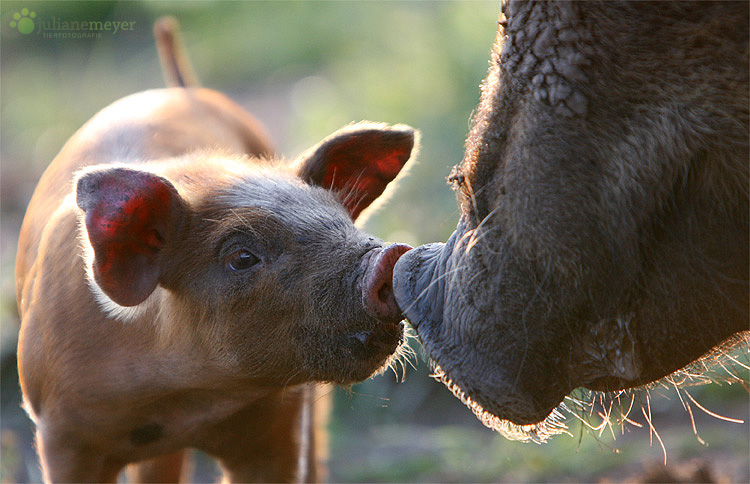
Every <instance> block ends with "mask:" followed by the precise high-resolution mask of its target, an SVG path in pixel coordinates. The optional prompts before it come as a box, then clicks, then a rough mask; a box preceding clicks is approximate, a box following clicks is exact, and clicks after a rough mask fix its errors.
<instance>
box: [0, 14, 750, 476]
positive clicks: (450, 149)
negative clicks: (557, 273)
mask: <svg viewBox="0 0 750 484" xmlns="http://www.w3.org/2000/svg"><path fill="white" fill-rule="evenodd" d="M24 8H27V9H28V10H29V12H34V13H35V14H36V17H35V18H34V20H35V21H36V22H37V25H38V24H39V22H41V21H48V20H50V19H52V18H53V17H56V18H58V19H61V20H81V21H83V20H96V21H107V20H117V21H134V22H135V24H134V27H135V29H134V30H133V31H120V32H117V33H116V34H115V33H111V32H103V33H102V35H101V36H100V37H99V38H94V39H79V38H67V39H51V38H45V37H44V36H43V35H41V34H38V33H37V32H36V31H34V32H32V33H30V34H27V35H24V34H22V33H20V32H19V31H18V30H17V29H16V28H12V27H11V26H10V22H11V21H12V20H13V15H14V14H15V13H18V12H22V9H24ZM499 8H500V5H499V2H495V1H492V2H486V1H468V2H429V1H423V2H349V1H338V2H250V1H248V2H220V1H191V2H141V1H127V2H100V1H90V2H66V1H56V2H39V1H24V2H11V1H3V2H2V3H0V21H1V23H0V108H1V118H0V163H1V164H0V168H1V170H2V171H1V177H0V197H1V198H0V203H1V208H2V211H1V217H0V225H1V227H0V228H1V237H0V269H1V276H2V278H1V280H0V290H1V291H2V292H1V293H0V295H1V296H2V297H1V299H0V317H1V318H2V326H1V329H2V331H1V333H0V338H1V341H2V348H1V349H2V413H1V414H0V416H1V417H2V456H1V457H2V459H1V460H0V472H1V474H0V477H1V479H2V482H16V481H20V482H24V481H34V482H36V481H38V480H39V479H40V477H39V471H38V467H37V464H36V460H35V459H36V457H35V454H34V451H33V448H32V447H31V423H30V422H29V421H28V419H27V417H26V416H25V414H23V412H22V411H21V410H20V408H19V405H20V397H19V394H18V383H17V375H16V370H15V354H14V352H15V345H16V334H17V331H18V316H17V313H16V307H15V295H14V285H13V264H14V258H15V245H16V239H17V234H18V229H19V227H20V223H21V220H22V217H23V212H24V210H25V207H26V204H27V203H28V200H29V198H30V196H31V193H32V191H33V188H34V186H35V184H36V181H37V180H38V178H39V176H40V175H41V173H42V171H43V170H44V168H45V167H46V166H47V164H48V163H49V162H50V160H51V159H52V158H53V157H54V155H55V154H56V153H57V151H58V150H59V149H60V147H61V146H62V145H63V143H64V142H65V141H66V139H67V138H68V137H70V135H71V134H72V133H73V132H74V131H75V130H76V129H77V128H78V127H80V125H81V124H83V123H84V122H85V121H86V120H87V119H88V118H90V117H91V116H92V115H93V114H94V113H95V112H97V111H98V110H99V109H101V108H102V107H104V106H106V105H107V104H109V103H111V102H112V101H114V100H116V99H118V98H120V97H122V96H125V95H127V94H130V93H133V92H136V91H140V90H144V89H148V88H153V87H160V86H162V85H163V81H162V78H161V72H160V68H159V64H158V60H157V55H156V51H155V48H154V45H153V39H152V34H151V25H152V24H153V21H154V20H155V19H156V18H158V17H159V16H161V15H165V14H170V15H174V16H175V17H177V18H178V20H179V21H180V23H181V26H182V30H183V35H184V39H185V42H186V44H187V47H188V51H189V54H190V57H191V59H192V62H193V65H194V67H195V69H196V71H197V73H198V75H199V78H200V79H201V82H202V83H203V85H205V86H207V87H211V88H215V89H218V90H220V91H223V92H225V93H227V94H228V95H229V96H230V97H232V98H234V99H235V100H236V101H238V102H239V103H240V104H242V105H243V106H245V107H246V108H247V109H248V110H249V111H251V112H252V113H253V114H255V116H256V117H257V118H259V119H260V120H261V121H262V122H263V123H264V124H265V125H266V126H267V128H268V130H269V131H270V133H271V135H272V137H273V139H274V140H275V142H276V144H277V146H278V148H279V150H280V152H281V153H283V154H284V155H286V156H287V157H293V156H295V155H296V154H297V153H299V152H301V151H303V150H304V149H306V148H307V147H309V146H310V145H312V144H314V143H316V142H317V141H318V140H320V139H321V138H323V137H325V136H326V135H328V134H330V133H331V132H333V131H334V130H336V129H338V128H339V127H341V126H343V125H345V124H347V123H350V122H352V121H359V120H364V119H367V120H371V121H382V122H387V123H406V124H409V125H411V126H414V127H415V128H418V129H419V130H420V131H421V133H422V139H421V142H422V147H421V150H420V153H419V156H418V161H417V163H416V164H415V165H414V166H413V167H412V168H411V170H410V173H409V175H408V176H407V177H405V178H404V179H402V181H401V183H400V186H399V189H398V190H397V191H396V192H395V193H394V195H393V197H392V198H391V199H390V201H389V202H388V203H387V204H385V205H384V206H383V207H382V209H381V210H380V211H378V212H377V213H375V214H374V215H372V216H371V217H370V218H369V219H368V220H367V222H366V224H365V228H366V229H367V230H368V231H370V232H372V233H374V234H376V235H378V236H379V237H381V238H384V239H386V240H390V241H405V242H408V243H411V244H420V243H425V242H430V241H434V240H445V239H446V238H447V236H448V235H449V234H450V233H451V231H452V230H453V228H454V227H455V223H456V221H457V211H456V206H455V200H454V197H453V194H452V192H451V191H450V190H449V188H448V187H447V186H446V184H445V177H446V175H447V174H448V172H449V169H450V167H451V166H452V165H453V164H456V163H458V162H459V161H460V160H461V157H462V153H463V142H464V138H465V136H466V134H467V132H468V128H469V119H470V116H471V113H472V110H473V109H474V107H475V106H476V104H477V102H478V99H479V83H480V82H481V80H482V79H483V77H484V75H485V74H486V71H487V67H488V59H489V52H490V48H491V45H492V42H493V41H494V36H495V29H496V20H497V15H498V12H499ZM413 346H414V348H415V349H416V350H417V352H418V353H419V347H418V344H416V343H414V344H413ZM744 354H745V355H746V354H747V350H746V349H745V353H744ZM733 371H739V372H742V374H741V375H740V377H741V379H744V380H745V381H748V380H749V378H748V374H747V370H745V369H743V368H742V367H739V368H737V369H735V370H733ZM429 373H430V371H429V368H428V366H427V365H426V364H425V363H424V362H423V361H421V360H420V361H419V362H416V364H415V367H408V368H407V371H406V381H405V382H403V383H397V382H396V379H395V378H394V375H393V373H392V372H387V373H386V374H384V375H381V376H379V377H376V378H373V379H371V380H369V381H367V382H365V383H362V384H359V385H355V386H354V387H352V388H350V389H337V390H335V402H334V413H333V415H332V418H331V422H330V444H331V450H330V463H329V467H330V480H331V481H333V482H607V481H609V482H613V481H627V480H635V481H639V480H640V481H643V480H645V479H648V478H654V479H657V480H662V481H663V480H665V479H666V478H667V477H665V476H668V474H663V475H661V478H659V477H653V476H660V474H659V472H667V471H668V472H671V473H672V475H673V476H677V478H678V479H680V480H687V479H689V478H694V477H695V476H699V477H698V479H699V480H701V479H700V476H701V475H704V474H700V472H704V471H705V472H708V473H709V474H710V475H711V476H713V477H714V478H716V479H717V480H719V481H722V482H748V481H749V480H750V470H749V469H748V467H749V466H750V462H749V460H750V457H749V456H750V444H749V441H750V435H749V433H750V425H748V416H749V415H748V413H749V412H750V410H749V406H748V393H747V391H746V389H744V388H742V385H737V384H735V385H728V384H723V385H716V384H714V385H710V386H704V387H693V388H690V389H689V391H690V394H691V395H692V396H693V397H694V398H695V399H696V400H697V401H698V402H700V403H701V404H702V405H703V406H705V407H707V408H709V409H711V410H712V411H715V412H717V413H720V414H722V415H727V416H730V417H733V418H739V419H743V420H744V423H742V424H738V423H732V422H727V421H724V420H721V419H717V418H715V417H710V416H708V415H706V414H705V413H704V412H702V411H701V410H699V409H697V408H696V407H695V406H694V405H693V406H692V407H691V408H692V412H693V414H694V419H695V425H696V428H697V432H698V434H699V436H700V437H696V436H695V435H694V432H693V428H692V423H691V418H690V415H689V413H688V412H687V411H686V410H685V406H684V404H683V403H682V401H683V400H686V397H685V395H684V394H679V395H678V394H677V392H676V391H674V390H670V389H669V388H668V387H661V388H659V389H657V390H655V391H653V392H652V394H651V397H650V404H651V406H650V407H651V409H650V411H651V416H652V420H653V423H654V426H655V428H656V431H657V432H658V433H659V437H660V438H661V440H662V441H663V442H664V445H665V447H666V453H667V456H668V458H667V459H668V463H669V465H670V468H669V469H665V468H663V467H662V464H661V463H662V462H663V459H664V456H663V452H662V449H661V446H660V445H659V442H658V439H657V438H656V437H655V436H652V435H650V431H649V427H648V425H647V424H646V422H645V420H644V418H643V416H642V414H641V412H640V407H638V406H636V409H635V410H634V411H633V412H631V418H633V420H634V421H636V424H638V425H641V428H639V427H638V426H637V425H633V424H626V425H625V426H624V427H623V428H622V429H621V428H620V426H617V425H616V426H614V428H611V429H610V428H607V429H604V430H603V432H600V431H591V430H588V429H587V428H586V427H585V426H582V425H581V424H580V423H578V421H577V420H575V419H570V420H569V427H570V432H571V436H566V435H562V436H558V437H556V438H554V439H553V440H552V441H551V443H549V444H546V445H543V446H537V445H534V444H521V443H517V442H510V441H507V440H505V439H504V438H502V437H500V436H499V435H497V434H495V433H493V432H491V431H489V430H487V429H485V428H484V427H482V425H481V424H480V423H479V422H478V421H477V420H476V419H475V418H474V417H473V415H472V414H471V412H470V411H469V410H467V409H466V408H465V407H463V405H462V404H461V403H460V402H459V401H458V400H457V399H455V398H453V396H452V395H451V394H450V393H449V392H448V391H447V390H446V389H445V388H444V387H443V386H442V385H441V384H439V383H436V382H435V381H433V380H432V379H430V378H429ZM681 396H682V397H683V398H682V399H681V398H680V397H681ZM643 398H645V397H643ZM628 401H629V400H628ZM644 401H645V400H644ZM591 421H592V423H595V422H596V421H597V416H596V412H594V413H593V415H592V416H591ZM652 437H653V438H652ZM215 476H216V474H215V468H214V467H213V464H212V463H211V462H209V461H208V460H207V459H206V458H205V457H202V456H199V466H198V467H197V469H196V478H197V479H198V480H207V481H211V480H213V479H214V478H215ZM703 480H705V479H703Z"/></svg>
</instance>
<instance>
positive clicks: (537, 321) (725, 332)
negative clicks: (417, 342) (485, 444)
mask: <svg viewBox="0 0 750 484" xmlns="http://www.w3.org/2000/svg"><path fill="white" fill-rule="evenodd" d="M503 14H504V16H501V22H500V25H499V29H498V37H497V42H496V44H495V46H494V49H493V55H492V62H491V67H490V71H489V74H488V77H487V79H486V80H485V81H484V83H483V85H482V99H481V102H480V105H479V108H478V110H477V114H476V116H475V117H474V121H473V128H472V130H471V132H470V134H469V137H468V139H467V141H466V151H465V155H464V159H463V161H462V163H461V164H460V165H459V166H457V167H455V168H454V170H453V172H452V173H451V175H450V177H449V179H448V180H449V182H450V183H451V184H452V186H453V188H454V190H455V191H456V193H457V200H458V205H459V208H460V211H461V217H460V221H459V222H458V225H457V229H456V231H455V233H454V234H453V235H452V236H451V237H450V238H449V240H448V241H447V242H446V243H445V244H428V245H426V246H422V247H419V248H417V249H414V250H413V251H411V252H409V253H407V254H406V255H404V257H402V258H401V259H400V260H399V262H398V263H397V264H396V268H395V270H394V291H395V294H396V298H397V301H398V303H399V305H400V306H401V307H402V309H404V312H405V314H406V315H407V317H408V320H409V321H410V322H411V324H412V325H414V327H415V328H416V329H417V333H418V335H419V337H420V339H421V341H422V343H423V345H424V347H425V349H426V351H427V353H428V354H429V356H430V357H431V358H432V359H433V360H434V361H435V362H436V364H437V365H438V366H439V367H440V369H441V370H442V371H443V372H444V373H445V375H446V379H447V380H449V381H450V385H451V386H452V387H453V389H454V392H456V391H457V389H458V393H460V394H461V395H464V396H465V397H468V398H470V399H471V401H472V402H474V404H475V406H479V407H481V411H482V412H487V414H491V415H492V416H494V417H497V418H498V419H502V420H507V421H510V422H512V423H514V424H519V425H532V424H536V423H538V422H541V421H543V420H544V419H545V418H546V417H547V416H548V415H549V414H550V412H552V411H553V409H555V407H556V406H557V405H558V404H559V403H560V402H561V401H562V399H563V398H564V396H565V395H566V394H568V393H569V392H570V391H571V390H573V389H575V388H577V387H581V386H583V387H586V388H589V389H593V390H603V391H611V390H618V389H623V388H629V387H634V386H639V385H643V384H646V383H649V382H652V381H655V380H658V379H660V378H662V377H664V376H666V375H669V374H670V373H672V372H674V371H676V370H678V369H680V368H682V367H684V366H685V365H687V364H689V363H691V362H693V361H695V360H696V359H698V358H700V357H701V356H702V355H705V354H706V353H707V352H710V351H711V350H712V348H714V347H715V346H716V345H719V344H721V343H722V342H723V341H726V340H727V339H729V338H732V337H733V336H736V335H737V334H738V333H741V332H743V331H747V330H748V328H749V323H748V311H747V307H748V273H749V272H750V271H749V266H748V253H749V252H750V250H749V245H748V233H749V223H748V187H747V180H748V164H747V160H748V159H749V158H750V157H749V151H748V134H747V133H748V92H749V90H750V89H749V88H748V74H747V73H748V70H749V69H748V23H747V18H748V5H747V3H725V2H722V3H690V4H679V3H672V2H667V3H633V4H629V3H610V2H604V3H589V2H587V3H579V2H569V3H568V2H566V3H560V4H541V3H539V4H534V3H523V2H521V3H509V4H505V5H504V6H503ZM462 398H464V397H462ZM475 411H476V409H475Z"/></svg>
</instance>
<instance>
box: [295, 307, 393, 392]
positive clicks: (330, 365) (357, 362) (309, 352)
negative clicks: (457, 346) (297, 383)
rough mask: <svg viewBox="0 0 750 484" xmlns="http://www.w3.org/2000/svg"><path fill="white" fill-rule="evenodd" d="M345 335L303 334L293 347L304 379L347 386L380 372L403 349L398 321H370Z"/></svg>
mask: <svg viewBox="0 0 750 484" xmlns="http://www.w3.org/2000/svg"><path fill="white" fill-rule="evenodd" d="M366 327H367V329H361V330H356V331H351V332H345V333H324V334H321V333H314V332H303V333H301V334H299V335H298V341H299V342H298V344H297V345H296V347H297V349H298V351H299V353H298V358H299V359H300V360H301V361H302V366H303V368H305V372H304V373H305V375H304V376H303V378H305V379H307V380H313V381H321V382H331V383H336V384H340V385H350V384H353V383H357V382H360V381H363V380H366V379H368V378H369V377H371V376H373V375H375V374H378V373H382V372H383V371H384V370H385V369H387V368H388V367H389V365H390V364H392V363H393V362H394V360H395V359H398V355H400V354H401V353H402V352H403V350H402V348H403V347H404V346H405V344H404V342H405V336H404V325H403V323H402V322H400V321H373V322H371V323H370V324H367V325H366Z"/></svg>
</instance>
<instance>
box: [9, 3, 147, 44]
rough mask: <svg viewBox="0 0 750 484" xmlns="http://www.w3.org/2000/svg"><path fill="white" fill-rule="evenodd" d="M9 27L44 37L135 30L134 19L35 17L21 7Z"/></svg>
mask: <svg viewBox="0 0 750 484" xmlns="http://www.w3.org/2000/svg"><path fill="white" fill-rule="evenodd" d="M0 1H1V0H0ZM10 26H11V28H14V29H17V30H18V32H20V33H21V34H23V35H28V34H31V33H36V34H37V35H39V36H40V37H42V38H44V39H101V38H102V34H103V33H109V34H112V35H115V34H117V33H120V32H132V31H134V30H135V21H134V20H121V19H111V20H96V19H89V20H83V19H75V18H65V17H56V16H53V17H49V16H44V15H42V16H40V17H37V14H36V12H32V11H30V10H29V9H28V8H22V9H21V11H20V12H16V13H14V14H13V20H11V21H10Z"/></svg>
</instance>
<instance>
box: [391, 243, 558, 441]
mask: <svg viewBox="0 0 750 484" xmlns="http://www.w3.org/2000/svg"><path fill="white" fill-rule="evenodd" d="M454 240H455V237H452V238H451V239H450V240H449V241H448V242H447V243H446V244H445V245H444V244H428V245H426V246H421V247H418V248H416V249H413V250H412V251H410V252H408V253H406V254H405V255H404V256H403V257H401V259H399V261H398V263H397V264H396V268H395V269H394V278H393V283H394V293H395V296H396V300H397V301H398V303H399V305H400V306H401V307H402V308H403V310H404V314H405V315H406V318H407V320H408V321H409V323H410V324H411V325H412V327H414V329H415V330H416V331H417V333H418V335H419V339H420V341H421V343H422V347H423V349H424V351H425V353H426V355H427V356H428V358H429V359H430V361H431V364H432V367H433V375H432V376H433V377H434V378H435V379H437V380H438V381H440V382H442V383H443V384H444V385H445V386H446V387H448V389H449V390H450V391H451V392H452V393H453V394H454V395H455V396H456V397H457V398H458V399H460V400H461V402H462V403H464V404H465V405H466V406H467V407H468V408H469V409H470V410H471V411H472V412H473V413H474V414H475V415H476V416H477V418H478V419H479V420H480V421H481V422H482V423H483V424H484V425H485V426H487V427H489V428H491V429H493V430H495V431H497V432H499V433H501V434H502V435H504V436H505V437H507V438H509V439H513V440H521V441H533V442H544V441H546V440H547V439H548V438H549V437H550V436H552V435H554V434H559V433H562V432H565V429H566V427H565V424H564V423H563V416H562V414H561V413H560V412H559V411H558V410H557V409H556V407H557V405H558V404H559V403H560V402H561V401H562V399H563V398H564V396H565V395H564V394H560V395H557V394H555V395H552V394H550V395H544V396H540V395H531V394H528V393H526V392H524V391H523V390H521V389H519V388H517V386H516V385H513V384H510V383H509V382H512V381H513V379H512V378H510V377H509V376H508V375H506V374H504V373H503V372H502V371H499V368H502V365H501V364H499V363H498V362H496V361H495V358H496V357H497V355H496V354H494V353H492V352H490V354H488V353H487V352H486V348H485V350H484V351H483V350H480V348H479V345H474V344H466V345H455V344H450V342H446V338H447V335H449V334H450V333H451V332H452V331H455V330H457V327H458V326H460V325H459V324H458V323H455V322H454V323H446V322H445V321H443V318H444V308H443V303H442V301H443V297H442V294H441V291H442V290H444V288H445V285H444V283H443V280H444V278H442V277H440V276H439V274H446V273H447V271H448V267H447V266H448V265H449V256H450V253H451V252H452V243H453V242H454ZM485 343H486V342H485ZM499 347H502V346H499ZM558 397H559V398H558Z"/></svg>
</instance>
